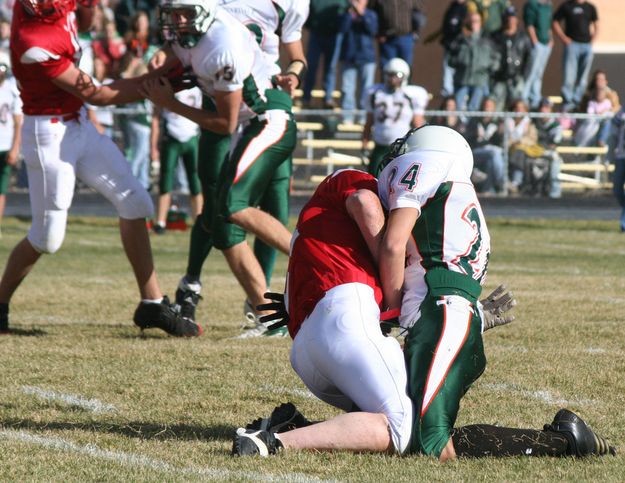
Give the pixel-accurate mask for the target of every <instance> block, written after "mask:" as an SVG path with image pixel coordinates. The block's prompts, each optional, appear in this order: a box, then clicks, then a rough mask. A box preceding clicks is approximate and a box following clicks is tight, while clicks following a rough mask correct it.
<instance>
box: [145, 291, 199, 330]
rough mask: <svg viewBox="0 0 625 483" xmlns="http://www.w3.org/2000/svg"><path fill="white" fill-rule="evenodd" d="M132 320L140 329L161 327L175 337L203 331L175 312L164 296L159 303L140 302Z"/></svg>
mask: <svg viewBox="0 0 625 483" xmlns="http://www.w3.org/2000/svg"><path fill="white" fill-rule="evenodd" d="M133 320H134V321H135V324H136V325H138V326H139V327H141V329H152V328H157V329H162V330H164V331H165V332H167V333H168V334H169V335H173V336H176V337H197V336H200V335H202V332H204V331H203V330H202V327H200V326H199V325H198V324H196V323H195V322H193V321H192V320H189V319H185V318H184V317H182V316H181V315H180V314H179V313H178V312H176V311H175V310H174V308H173V307H172V306H171V304H170V303H169V299H168V298H167V297H166V296H165V297H163V301H162V302H161V303H160V304H149V303H143V302H141V303H140V304H139V306H138V307H137V310H135V315H134V317H133Z"/></svg>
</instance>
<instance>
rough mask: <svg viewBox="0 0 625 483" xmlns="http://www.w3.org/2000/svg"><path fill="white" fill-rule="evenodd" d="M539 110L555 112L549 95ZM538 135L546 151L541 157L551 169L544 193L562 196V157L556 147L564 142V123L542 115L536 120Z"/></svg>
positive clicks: (556, 196) (540, 143)
mask: <svg viewBox="0 0 625 483" xmlns="http://www.w3.org/2000/svg"><path fill="white" fill-rule="evenodd" d="M538 112H540V113H543V114H550V113H552V112H553V103H552V102H551V101H550V100H549V98H547V97H543V98H542V99H541V101H540V103H539V106H538ZM534 125H535V126H536V131H537V135H538V144H539V146H541V147H542V148H543V149H544V151H543V152H542V153H541V155H540V157H541V158H542V159H544V160H546V162H547V169H548V171H549V176H548V181H549V182H548V185H547V186H546V187H545V189H544V190H543V192H542V194H546V195H547V196H549V198H560V197H561V196H562V188H561V187H560V177H559V175H560V165H561V164H562V158H561V157H560V155H559V154H558V152H557V151H556V147H557V146H558V145H559V144H560V143H561V142H562V125H561V124H560V121H559V120H558V119H556V118H554V117H540V118H537V119H535V120H534Z"/></svg>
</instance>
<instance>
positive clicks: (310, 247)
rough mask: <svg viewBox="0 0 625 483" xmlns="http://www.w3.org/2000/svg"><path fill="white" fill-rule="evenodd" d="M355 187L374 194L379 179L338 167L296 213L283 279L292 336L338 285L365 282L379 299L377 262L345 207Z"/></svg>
mask: <svg viewBox="0 0 625 483" xmlns="http://www.w3.org/2000/svg"><path fill="white" fill-rule="evenodd" d="M359 189H368V190H371V191H373V192H374V193H376V194H377V192H378V183H377V180H376V179H375V178H374V177H373V176H371V175H370V174H368V173H365V172H363V171H357V170H354V169H346V170H339V171H337V172H336V173H334V174H332V175H330V176H328V177H327V178H326V179H325V180H324V181H323V182H322V183H321V184H320V185H319V187H318V188H317V190H316V191H315V193H314V194H313V196H312V198H311V199H310V200H309V201H308V203H306V205H305V206H304V208H303V209H302V212H301V213H300V215H299V219H298V221H297V227H296V229H295V233H293V241H292V243H291V254H290V257H289V270H288V277H287V296H286V301H287V309H288V312H289V333H290V334H291V337H295V334H297V331H298V330H299V328H300V326H301V324H302V322H303V321H304V319H305V318H306V317H308V315H310V313H311V312H312V311H313V309H314V308H315V305H317V302H319V300H321V299H322V298H323V296H324V295H325V293H326V292H327V291H328V290H330V289H331V288H333V287H336V286H337V285H342V284H345V283H354V282H359V283H363V284H366V285H369V286H370V287H371V288H373V290H374V294H375V299H376V301H377V302H378V304H380V303H381V302H382V288H381V286H380V282H379V280H378V276H377V268H376V266H375V262H374V260H373V257H372V256H371V253H370V252H369V247H368V246H367V244H366V242H365V240H364V238H363V236H362V234H361V232H360V229H359V228H358V225H357V224H356V222H355V221H354V219H353V218H352V217H351V216H350V215H349V213H348V212H347V208H346V206H345V200H346V199H347V198H348V197H349V196H350V195H351V194H353V193H354V192H356V191H357V190H359Z"/></svg>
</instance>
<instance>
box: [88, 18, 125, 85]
mask: <svg viewBox="0 0 625 483" xmlns="http://www.w3.org/2000/svg"><path fill="white" fill-rule="evenodd" d="M104 16H105V19H104V20H103V29H102V33H101V34H100V35H99V36H98V37H97V38H96V39H95V40H94V41H93V43H92V47H93V55H94V64H96V66H94V73H95V76H96V78H98V77H99V76H98V74H100V78H98V80H100V81H101V80H102V79H103V78H107V77H108V78H117V77H118V76H119V74H120V70H121V60H122V57H123V56H124V54H125V53H126V42H125V41H124V39H123V38H122V36H121V35H119V33H118V32H117V28H116V27H115V20H114V19H112V18H109V17H108V16H107V14H104ZM98 64H99V65H98Z"/></svg>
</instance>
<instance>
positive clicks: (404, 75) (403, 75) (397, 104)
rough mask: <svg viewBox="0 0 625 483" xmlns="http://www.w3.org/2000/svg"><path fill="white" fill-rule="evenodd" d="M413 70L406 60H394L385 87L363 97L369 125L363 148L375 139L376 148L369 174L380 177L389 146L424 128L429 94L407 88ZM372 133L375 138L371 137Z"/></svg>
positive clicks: (386, 66)
mask: <svg viewBox="0 0 625 483" xmlns="http://www.w3.org/2000/svg"><path fill="white" fill-rule="evenodd" d="M409 78H410V67H409V66H408V63H407V62H406V61H405V60H404V59H400V58H399V57H397V58H395V59H391V60H390V61H389V62H388V63H387V64H386V65H385V66H384V84H376V85H374V86H373V87H371V88H370V89H369V90H368V91H367V92H366V93H365V95H364V96H363V97H364V99H363V104H364V106H365V109H366V110H367V121H366V122H365V127H364V129H363V132H362V147H363V150H365V151H366V149H367V145H368V144H369V140H370V139H371V138H372V137H373V140H374V142H375V147H374V148H373V151H372V152H371V155H370V156H369V166H368V168H367V170H368V172H369V173H370V174H372V175H373V176H377V175H378V168H379V166H380V163H381V162H382V159H383V158H384V156H385V155H386V153H387V151H388V148H389V147H390V145H391V144H392V143H393V142H394V141H395V140H396V139H398V138H401V137H403V136H404V135H405V134H406V132H407V131H409V130H410V129H411V128H414V127H420V126H423V125H424V124H425V118H424V117H423V115H424V113H425V108H426V107H427V104H428V101H429V95H428V92H427V91H426V90H425V89H424V88H423V87H419V86H411V85H408V80H409ZM372 132H373V136H372Z"/></svg>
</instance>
